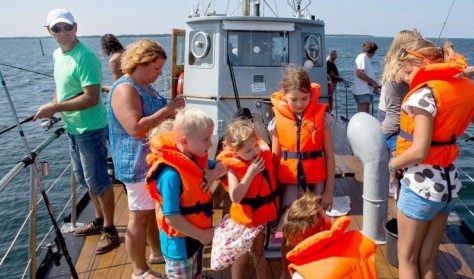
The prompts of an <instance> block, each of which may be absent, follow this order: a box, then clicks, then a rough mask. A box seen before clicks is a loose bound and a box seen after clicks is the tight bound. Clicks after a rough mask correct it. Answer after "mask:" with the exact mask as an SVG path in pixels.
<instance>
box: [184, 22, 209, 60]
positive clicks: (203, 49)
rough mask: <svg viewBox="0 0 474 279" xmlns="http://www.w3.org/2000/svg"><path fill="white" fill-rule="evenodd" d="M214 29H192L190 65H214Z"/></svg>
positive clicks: (190, 35)
mask: <svg viewBox="0 0 474 279" xmlns="http://www.w3.org/2000/svg"><path fill="white" fill-rule="evenodd" d="M212 34H213V33H212V31H211V30H204V31H192V32H191V33H190V34H189V38H190V40H189V59H188V63H189V65H196V66H212V64H213V60H212V53H213V48H214V47H213V44H212V39H211V38H212Z"/></svg>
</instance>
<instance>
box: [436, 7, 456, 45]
mask: <svg viewBox="0 0 474 279" xmlns="http://www.w3.org/2000/svg"><path fill="white" fill-rule="evenodd" d="M454 2H456V0H453V3H452V4H451V8H449V12H448V15H446V19H445V20H444V23H443V27H442V28H441V31H440V32H439V36H438V39H436V43H435V45H438V41H439V39H440V38H441V34H443V30H444V26H446V22H447V21H448V18H449V15H450V14H451V10H452V9H453V6H454Z"/></svg>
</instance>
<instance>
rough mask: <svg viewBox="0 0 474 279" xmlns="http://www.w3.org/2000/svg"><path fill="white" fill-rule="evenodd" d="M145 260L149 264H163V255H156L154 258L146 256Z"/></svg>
mask: <svg viewBox="0 0 474 279" xmlns="http://www.w3.org/2000/svg"><path fill="white" fill-rule="evenodd" d="M146 262H147V263H149V264H164V263H165V258H163V256H158V257H156V258H148V259H147V260H146Z"/></svg>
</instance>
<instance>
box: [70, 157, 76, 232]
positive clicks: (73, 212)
mask: <svg viewBox="0 0 474 279" xmlns="http://www.w3.org/2000/svg"><path fill="white" fill-rule="evenodd" d="M76 193H77V179H76V176H75V175H74V168H73V167H72V164H71V195H72V201H71V206H72V208H71V226H72V228H73V229H74V230H75V229H76V228H77V227H76V221H77V194H76Z"/></svg>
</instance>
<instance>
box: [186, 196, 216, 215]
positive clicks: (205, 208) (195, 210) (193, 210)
mask: <svg viewBox="0 0 474 279" xmlns="http://www.w3.org/2000/svg"><path fill="white" fill-rule="evenodd" d="M179 209H180V211H181V215H191V214H199V213H201V212H204V214H206V216H207V217H212V214H213V213H214V212H213V211H212V200H211V201H209V202H206V203H203V204H201V203H200V202H197V203H196V204H195V205H192V206H180V207H179Z"/></svg>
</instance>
